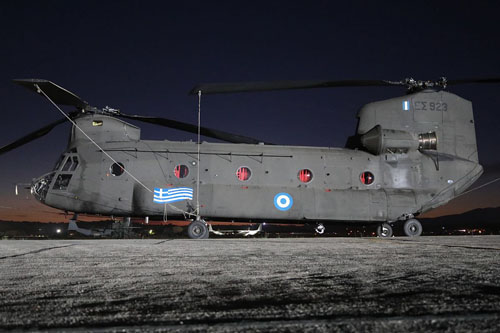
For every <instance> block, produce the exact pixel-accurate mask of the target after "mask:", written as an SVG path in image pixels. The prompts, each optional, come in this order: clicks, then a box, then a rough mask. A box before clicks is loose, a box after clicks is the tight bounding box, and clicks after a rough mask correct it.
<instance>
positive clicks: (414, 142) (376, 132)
mask: <svg viewBox="0 0 500 333" xmlns="http://www.w3.org/2000/svg"><path fill="white" fill-rule="evenodd" d="M361 144H362V145H363V147H364V148H366V150H367V151H368V152H370V153H372V154H374V155H380V154H385V153H392V154H403V153H407V152H408V151H410V150H436V149H437V137H436V133H435V132H431V133H422V134H416V133H409V132H406V131H400V130H392V129H383V128H382V126H380V125H377V126H375V127H374V128H372V129H371V130H369V131H368V132H367V133H365V134H363V135H362V136H361Z"/></svg>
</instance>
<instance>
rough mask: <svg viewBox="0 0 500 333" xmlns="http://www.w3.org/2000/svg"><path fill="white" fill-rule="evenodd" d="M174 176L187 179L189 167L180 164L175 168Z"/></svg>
mask: <svg viewBox="0 0 500 333" xmlns="http://www.w3.org/2000/svg"><path fill="white" fill-rule="evenodd" d="M174 174H175V177H177V178H186V177H187V175H188V174H189V168H188V167H187V165H184V164H179V165H178V166H176V167H175V169H174Z"/></svg>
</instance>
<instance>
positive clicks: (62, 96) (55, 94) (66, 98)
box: [13, 79, 88, 109]
mask: <svg viewBox="0 0 500 333" xmlns="http://www.w3.org/2000/svg"><path fill="white" fill-rule="evenodd" d="M13 81H14V82H15V83H17V84H19V85H21V86H23V87H25V88H28V89H29V90H32V91H34V92H36V93H40V92H39V91H38V88H37V86H38V87H40V89H42V90H43V92H44V93H45V94H47V96H49V97H50V99H51V100H52V101H54V103H56V104H59V105H72V106H75V107H77V108H78V109H85V108H86V107H87V106H88V103H87V102H86V101H84V100H82V99H81V98H80V97H78V96H77V95H75V94H73V93H72V92H71V91H69V90H66V89H64V88H63V87H61V86H58V85H57V84H55V83H53V82H51V81H47V80H42V79H16V80H13Z"/></svg>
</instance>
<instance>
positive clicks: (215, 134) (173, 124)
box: [118, 113, 272, 144]
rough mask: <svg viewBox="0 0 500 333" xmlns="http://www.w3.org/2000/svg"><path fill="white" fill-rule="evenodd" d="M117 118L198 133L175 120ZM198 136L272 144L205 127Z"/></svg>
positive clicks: (236, 141) (235, 141) (187, 125)
mask: <svg viewBox="0 0 500 333" xmlns="http://www.w3.org/2000/svg"><path fill="white" fill-rule="evenodd" d="M118 116H120V117H123V118H127V119H134V120H139V121H142V122H146V123H150V124H155V125H161V126H165V127H169V128H174V129H177V130H181V131H185V132H189V133H195V134H197V133H198V126H196V125H193V124H189V123H184V122H182V121H177V120H172V119H167V118H160V117H147V116H138V115H127V114H123V113H120V114H119V115H118ZM200 134H201V135H203V136H206V137H209V138H214V139H218V140H222V141H226V142H231V143H249V144H259V143H265V144H272V143H268V142H264V141H262V140H258V139H255V138H250V137H247V136H243V135H238V134H233V133H228V132H224V131H219V130H216V129H212V128H207V127H200Z"/></svg>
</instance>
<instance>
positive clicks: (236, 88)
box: [189, 80, 403, 95]
mask: <svg viewBox="0 0 500 333" xmlns="http://www.w3.org/2000/svg"><path fill="white" fill-rule="evenodd" d="M394 85H403V84H402V82H399V81H386V80H339V81H326V80H306V81H270V82H228V83H206V84H200V85H198V86H196V87H194V88H193V89H191V91H190V92H189V94H190V95H196V94H198V92H199V91H200V90H201V93H202V94H223V93H237V92H250V91H271V90H288V89H311V88H332V87H367V86H394Z"/></svg>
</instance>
